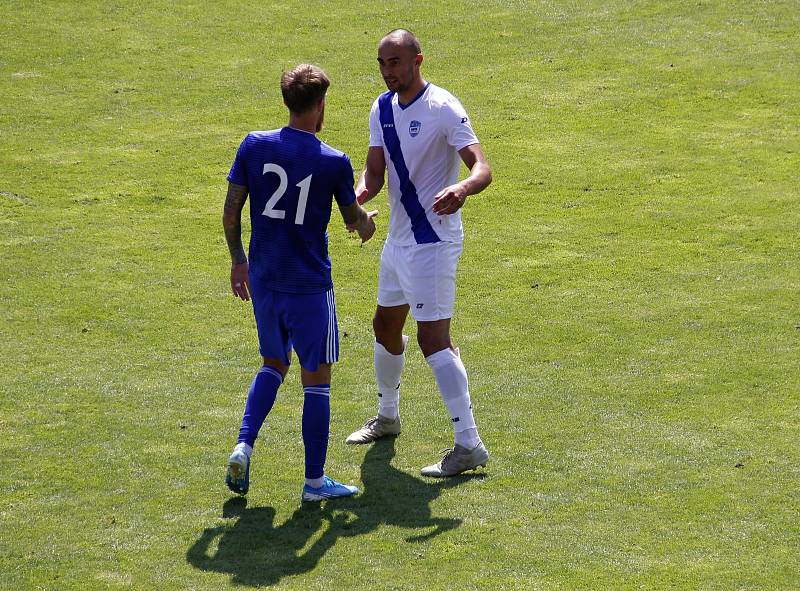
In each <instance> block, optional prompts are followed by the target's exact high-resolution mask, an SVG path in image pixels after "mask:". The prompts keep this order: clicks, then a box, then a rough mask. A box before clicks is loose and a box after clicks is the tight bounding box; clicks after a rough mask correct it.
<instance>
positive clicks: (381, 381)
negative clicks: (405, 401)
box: [375, 335, 408, 419]
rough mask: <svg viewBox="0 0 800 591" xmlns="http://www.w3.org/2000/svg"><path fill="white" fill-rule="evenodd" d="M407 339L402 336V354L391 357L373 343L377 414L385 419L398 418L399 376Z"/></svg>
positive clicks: (401, 370)
mask: <svg viewBox="0 0 800 591" xmlns="http://www.w3.org/2000/svg"><path fill="white" fill-rule="evenodd" d="M407 344H408V337H407V336H406V335H403V352H402V353H400V355H392V354H391V353H389V351H387V350H386V348H385V347H384V346H383V345H381V344H380V343H379V342H378V341H375V381H376V382H377V383H378V414H379V415H381V416H384V417H386V418H387V419H396V418H397V417H398V416H400V375H401V374H402V373H403V364H404V363H405V360H406V345H407Z"/></svg>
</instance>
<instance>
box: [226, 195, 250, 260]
mask: <svg viewBox="0 0 800 591" xmlns="http://www.w3.org/2000/svg"><path fill="white" fill-rule="evenodd" d="M245 201H247V187H243V186H241V185H233V184H231V185H228V194H227V196H226V197H225V207H224V210H223V213H222V226H223V227H224V228H225V240H226V241H227V243H228V250H229V251H230V253H231V261H233V262H234V263H235V264H239V263H244V262H247V255H246V254H245V252H244V246H243V245H242V208H244V202H245Z"/></svg>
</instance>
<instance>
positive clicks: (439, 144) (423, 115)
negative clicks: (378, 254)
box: [369, 83, 478, 245]
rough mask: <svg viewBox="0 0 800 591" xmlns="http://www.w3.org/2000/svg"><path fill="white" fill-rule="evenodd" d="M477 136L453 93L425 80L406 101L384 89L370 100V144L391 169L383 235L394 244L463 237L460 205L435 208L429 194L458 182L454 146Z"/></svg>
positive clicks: (469, 142) (459, 146)
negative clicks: (446, 210) (449, 210)
mask: <svg viewBox="0 0 800 591" xmlns="http://www.w3.org/2000/svg"><path fill="white" fill-rule="evenodd" d="M477 143H478V138H477V137H476V136H475V132H474V131H472V125H471V123H470V120H469V117H468V116H467V113H466V111H465V110H464V107H462V106H461V103H460V102H459V101H458V99H457V98H456V97H454V96H453V95H452V94H450V93H449V92H447V91H446V90H444V89H443V88H439V87H438V86H435V85H433V84H430V83H428V84H427V85H426V86H425V88H424V89H422V92H420V94H419V95H417V97H416V98H415V99H414V100H413V101H411V102H410V103H409V104H407V105H401V104H399V102H398V97H397V94H396V93H394V92H385V93H383V94H382V95H381V96H379V97H378V98H377V99H375V102H374V103H373V105H372V111H371V112H370V115H369V145H370V146H381V147H383V152H384V156H385V157H386V167H387V168H388V169H389V208H390V209H391V219H390V223H389V235H388V237H387V241H391V242H392V243H394V244H399V245H410V244H426V243H432V242H440V241H445V242H461V241H462V240H463V239H464V229H463V227H462V225H461V210H459V211H457V212H456V213H454V214H450V215H442V216H440V215H438V214H436V213H434V212H433V198H434V196H435V195H436V194H437V193H438V192H439V191H441V190H442V189H444V188H445V187H447V186H449V185H452V184H454V183H456V182H458V176H459V172H460V170H461V158H460V156H459V155H458V151H459V150H460V149H462V148H464V147H466V146H469V145H472V144H477Z"/></svg>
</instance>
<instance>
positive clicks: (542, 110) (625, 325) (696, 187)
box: [0, 1, 800, 590]
mask: <svg viewBox="0 0 800 591" xmlns="http://www.w3.org/2000/svg"><path fill="white" fill-rule="evenodd" d="M309 13H310V14H309ZM395 26H407V27H409V28H411V29H412V30H414V31H415V32H416V33H417V34H418V35H419V37H420V39H421V42H422V45H423V49H424V52H425V55H426V61H425V63H424V67H423V71H424V74H425V75H426V77H427V78H428V79H429V80H431V81H433V82H435V83H437V84H439V85H441V86H443V87H445V88H447V89H449V90H451V91H452V92H453V93H454V94H456V95H457V96H459V97H460V98H461V100H462V102H463V103H464V104H465V106H466V108H467V109H468V111H469V112H470V115H471V117H472V119H473V122H474V125H475V127H476V131H477V132H478V134H479V136H480V138H481V141H482V143H483V145H484V149H485V151H486V153H487V155H488V156H489V158H490V161H491V163H492V166H493V170H494V177H495V181H494V183H493V184H492V186H491V187H490V188H489V189H488V190H487V191H486V192H485V193H483V194H481V195H480V196H476V197H473V198H471V199H470V200H469V201H468V204H467V207H466V209H465V210H464V221H465V227H466V234H467V238H466V247H465V254H464V256H463V258H462V263H461V266H460V271H459V297H458V302H457V311H456V315H455V319H454V329H453V332H454V338H455V340H456V342H457V344H458V345H459V346H460V347H461V350H462V355H463V357H464V359H465V362H466V365H467V368H468V371H469V374H470V380H471V391H472V395H473V400H474V403H475V410H476V415H477V418H478V421H479V425H480V427H481V433H482V436H483V438H484V440H485V441H486V443H487V445H488V447H489V448H490V450H491V451H492V453H493V462H492V463H491V464H490V467H489V469H488V470H487V471H486V474H485V476H483V477H471V478H470V477H466V478H462V479H456V480H455V481H448V482H446V483H440V482H429V481H426V480H423V479H421V478H420V477H418V469H419V467H421V466H423V465H425V464H427V463H429V462H430V461H432V460H433V459H434V458H435V454H436V452H437V451H438V450H439V449H440V448H444V447H446V446H447V445H449V444H450V432H449V426H448V420H447V418H446V416H445V412H444V409H443V406H442V403H441V401H440V400H439V398H438V394H437V393H436V390H435V388H434V384H433V380H432V377H431V375H430V371H429V369H428V367H427V365H426V364H425V362H424V360H423V359H422V356H421V354H420V353H419V350H418V348H417V347H412V350H411V353H410V355H409V359H408V365H407V369H406V374H405V377H404V388H403V404H402V412H403V419H404V432H403V434H402V435H401V436H400V437H399V438H398V439H397V441H396V442H395V443H394V445H393V444H392V443H391V442H388V443H382V444H380V445H376V446H373V447H372V448H358V449H353V448H350V447H345V446H344V445H343V443H342V442H343V439H344V437H345V436H346V435H347V434H348V433H349V432H350V431H351V430H352V429H353V428H354V427H356V426H357V425H358V424H359V423H360V422H361V421H363V419H364V418H365V417H366V416H367V415H368V414H369V413H371V412H372V411H373V409H374V402H375V401H374V395H373V389H374V388H373V385H372V369H371V339H372V337H371V327H370V319H371V314H372V310H373V306H374V298H375V277H376V272H377V264H378V255H379V251H380V243H381V240H380V239H379V240H376V241H374V242H373V243H370V244H367V245H366V246H364V247H363V248H359V247H358V245H357V242H355V241H354V240H353V239H352V238H351V237H349V236H347V235H346V233H345V232H344V231H343V230H342V228H340V227H339V225H338V223H334V225H333V227H332V229H331V253H332V258H333V261H334V274H335V281H336V284H337V295H338V297H337V302H338V307H339V317H340V330H342V331H343V332H346V333H347V336H346V337H345V338H343V340H342V353H343V359H342V362H341V363H340V364H339V365H338V366H337V368H336V370H335V377H334V391H333V410H332V414H333V417H332V426H331V446H330V452H329V468H330V471H331V473H333V474H334V475H336V476H337V477H340V478H342V479H344V480H346V481H352V482H357V483H359V484H360V485H361V486H362V487H363V491H364V492H363V493H362V495H361V496H359V497H356V498H355V499H352V500H347V501H344V502H341V503H336V504H334V503H331V504H328V505H327V506H324V507H321V508H317V509H314V508H308V509H305V510H300V509H298V496H299V483H300V478H301V476H302V444H301V441H300V433H299V429H300V402H301V390H300V388H299V385H298V376H297V372H296V369H293V370H292V372H291V373H290V375H289V378H288V380H287V384H286V386H284V388H283V389H282V391H281V394H280V397H279V403H278V405H277V406H276V409H275V410H274V412H273V413H272V415H271V416H270V418H269V421H268V427H267V431H266V433H265V434H264V436H263V440H262V441H261V442H260V444H259V450H258V454H257V456H256V458H255V461H254V474H253V481H254V482H253V489H252V491H251V493H250V494H249V495H248V498H247V502H246V503H244V502H243V501H240V500H236V499H231V497H230V495H228V494H227V492H226V490H225V489H224V486H223V484H222V476H223V465H224V461H225V459H226V457H227V453H228V452H229V450H230V447H231V446H232V444H233V443H234V439H235V435H236V430H237V428H238V422H239V419H240V413H241V409H242V406H243V401H244V394H245V390H246V387H247V385H248V383H249V381H250V379H251V376H252V374H253V372H254V370H255V369H256V367H257V366H258V363H259V358H258V353H257V349H256V347H255V343H256V338H255V329H254V325H253V320H252V316H251V313H250V311H249V309H248V308H247V307H246V306H244V305H242V304H241V303H238V302H236V301H235V300H234V299H233V298H232V297H231V296H230V295H229V293H228V287H227V273H228V255H227V249H226V247H225V244H224V239H223V235H222V230H221V224H220V216H221V206H222V199H223V195H224V190H225V184H226V183H225V175H226V173H227V171H228V168H229V166H230V162H231V160H232V158H233V155H234V152H235V149H236V147H237V145H238V143H239V141H240V140H241V138H242V137H243V136H244V135H245V134H246V133H247V132H248V131H249V130H251V129H264V128H271V127H276V126H279V125H282V124H283V123H284V122H285V119H286V117H285V113H284V109H283V107H282V105H281V102H280V95H279V92H278V86H277V82H278V78H279V75H280V72H281V71H282V70H283V69H284V68H288V67H291V66H293V65H295V64H296V63H298V62H300V61H310V62H314V63H318V64H320V65H322V66H323V67H325V68H326V70H327V71H328V73H329V74H330V76H331V78H332V80H333V86H332V88H331V91H330V93H329V101H328V111H327V119H328V121H327V127H326V129H325V130H324V133H323V134H322V135H323V138H324V139H325V140H326V141H328V142H329V143H331V144H332V145H334V146H337V147H339V148H341V149H343V150H345V151H346V152H348V153H349V154H350V155H351V156H352V158H353V162H354V165H355V166H356V167H357V168H358V167H360V166H361V165H362V164H363V158H364V155H365V153H366V143H367V137H368V131H367V115H368V111H369V107H370V104H371V101H372V100H373V99H374V97H375V96H376V95H377V94H378V93H380V92H382V91H383V86H382V82H381V79H380V77H379V75H378V72H377V68H376V64H375V48H376V43H377V41H378V39H379V38H380V37H381V35H382V34H383V33H385V32H386V31H387V30H389V29H391V28H394V27H395ZM799 30H800V10H798V4H797V2H794V1H785V2H779V1H778V2H766V1H765V2H712V1H695V2H595V1H589V2H583V3H575V2H515V1H502V2H501V1H494V2H483V3H469V4H467V3H464V4H453V3H449V2H439V1H432V2H428V3H425V4H424V6H423V5H421V4H417V5H409V4H405V3H388V4H377V3H375V4H367V5H364V4H363V3H334V2H321V3H315V4H311V5H310V4H308V3H297V2H287V3H283V4H278V5H270V4H269V3H263V4H254V3H243V2H221V3H214V4H209V3H189V2H180V3H177V4H176V5H175V6H172V5H167V4H166V3H159V2H152V1H151V2H136V3H128V2H94V1H88V2H81V3H77V2H74V3H73V2H44V1H42V2H38V1H37V2H34V1H31V2H25V3H12V2H9V1H0V105H2V107H0V137H1V138H2V141H0V248H1V249H2V250H1V251H0V252H2V255H0V279H2V281H0V360H1V362H2V372H1V373H0V433H1V434H2V438H0V587H2V588H9V589H93V588H97V589H104V588H112V589H116V588H135V589H219V588H232V587H239V586H267V585H275V586H278V587H280V588H286V589H323V588H332V587H334V586H336V587H337V588H352V589H365V588H368V586H370V587H372V588H376V589H504V590H505V589H526V590H527V589H544V590H550V589H615V590H616V589H666V588H670V589H673V588H675V589H720V590H728V589H776V590H784V589H792V588H794V589H797V588H800V585H798V583H797V576H798V572H800V560H799V559H798V557H797V551H798V539H800V518H798V508H800V494H799V493H798V490H800V470H799V469H798V466H800V452H799V451H798V445H797V442H798V440H800V428H798V422H799V419H800V410H799V409H798V402H800V396H799V395H798V392H800V370H798V360H799V359H800V300H799V299H798V293H800V256H798V244H800V214H798V211H799V209H798V197H800V192H799V191H798V189H797V184H798V170H800V156H799V155H798V153H799V152H800V38H799V36H798V31H799ZM376 203H377V204H378V207H379V208H380V209H381V229H380V235H379V237H378V238H382V237H383V235H384V234H385V228H386V222H387V216H388V207H387V205H386V202H385V197H379V198H378V199H377V201H376ZM410 334H412V335H413V334H414V330H413V327H410Z"/></svg>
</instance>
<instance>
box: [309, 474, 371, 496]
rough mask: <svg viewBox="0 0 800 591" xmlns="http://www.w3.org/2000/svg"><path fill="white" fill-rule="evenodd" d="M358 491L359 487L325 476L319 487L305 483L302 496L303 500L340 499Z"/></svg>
mask: <svg viewBox="0 0 800 591" xmlns="http://www.w3.org/2000/svg"><path fill="white" fill-rule="evenodd" d="M357 492H358V487H356V486H350V485H349V484H342V483H341V482H336V481H335V480H333V479H332V478H328V477H327V476H326V477H325V481H324V482H323V484H322V486H320V487H319V488H314V487H313V486H309V485H307V484H306V485H304V486H303V494H302V495H301V496H300V499H301V500H302V501H324V500H326V499H338V498H339V497H349V496H351V495H354V494H356V493H357Z"/></svg>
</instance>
